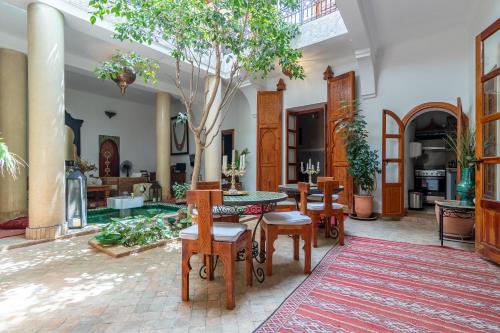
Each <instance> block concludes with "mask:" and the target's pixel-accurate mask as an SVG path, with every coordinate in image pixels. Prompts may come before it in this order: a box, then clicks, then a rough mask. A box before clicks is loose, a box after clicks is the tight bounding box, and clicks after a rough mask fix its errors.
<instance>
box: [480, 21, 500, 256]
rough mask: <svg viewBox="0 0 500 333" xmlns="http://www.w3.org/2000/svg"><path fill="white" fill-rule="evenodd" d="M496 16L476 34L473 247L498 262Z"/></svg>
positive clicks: (499, 175)
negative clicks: (474, 234)
mask: <svg viewBox="0 0 500 333" xmlns="http://www.w3.org/2000/svg"><path fill="white" fill-rule="evenodd" d="M499 29H500V19H498V20H497V21H496V22H495V23H493V24H492V25H491V26H489V27H488V28H487V29H486V30H485V31H483V32H482V33H481V34H480V35H479V36H477V37H476V158H477V161H478V163H477V168H476V250H477V251H478V252H479V253H480V254H481V255H483V256H485V257H486V258H488V259H490V260H492V261H494V262H496V263H497V264H498V263H500V105H499V100H498V94H499V91H500V89H499V88H500V87H499V86H500V68H499V64H498V62H499V58H500V57H499V54H498V40H499V38H500V33H499V32H498V30H499Z"/></svg>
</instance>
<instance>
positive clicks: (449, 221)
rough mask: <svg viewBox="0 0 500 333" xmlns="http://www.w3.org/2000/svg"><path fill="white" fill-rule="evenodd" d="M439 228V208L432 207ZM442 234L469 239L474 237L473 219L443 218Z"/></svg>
mask: <svg viewBox="0 0 500 333" xmlns="http://www.w3.org/2000/svg"><path fill="white" fill-rule="evenodd" d="M434 211H435V213H436V223H437V224H438V226H439V208H438V206H437V205H436V206H435V207H434ZM443 233H444V234H445V235H449V236H452V237H460V238H471V237H472V236H473V235H474V218H473V217H472V218H466V219H464V218H460V217H443Z"/></svg>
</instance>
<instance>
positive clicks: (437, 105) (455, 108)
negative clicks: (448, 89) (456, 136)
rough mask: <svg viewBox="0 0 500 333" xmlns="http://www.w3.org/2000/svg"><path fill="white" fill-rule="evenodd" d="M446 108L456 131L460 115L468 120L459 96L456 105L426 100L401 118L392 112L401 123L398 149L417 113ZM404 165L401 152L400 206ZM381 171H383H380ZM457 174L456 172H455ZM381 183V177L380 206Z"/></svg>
mask: <svg viewBox="0 0 500 333" xmlns="http://www.w3.org/2000/svg"><path fill="white" fill-rule="evenodd" d="M430 109H432V110H438V111H439V110H446V111H449V112H450V113H452V114H453V115H454V116H455V118H456V119H457V131H458V130H459V128H458V124H459V123H461V121H459V119H461V117H463V118H464V123H465V124H467V123H468V122H469V118H468V117H467V115H466V114H464V113H463V112H462V101H461V98H460V97H458V98H457V105H453V104H451V103H448V102H426V103H421V104H418V105H417V106H415V107H413V108H412V109H411V110H410V111H408V113H406V114H405V115H404V117H403V118H402V119H401V118H399V116H397V115H396V114H394V116H396V117H397V118H398V119H399V120H400V121H401V122H402V124H403V147H400V149H401V148H402V149H403V153H404V134H405V132H406V128H407V126H408V124H409V123H410V122H411V121H412V120H413V119H414V118H415V117H416V116H418V115H419V114H421V113H422V112H425V111H427V110H430ZM382 117H384V118H385V114H384V113H382ZM383 132H384V129H383V128H382V145H384V139H385V137H384V135H383ZM382 149H384V146H382ZM383 163H384V161H382V164H383ZM404 167H405V158H404V154H403V161H402V170H400V171H399V173H400V176H401V177H402V179H401V180H402V181H403V192H402V198H401V199H399V198H398V200H402V203H403V205H402V207H403V208H404V191H405V188H404ZM382 172H383V171H382ZM457 174H458V172H457ZM382 177H384V175H382ZM459 180H460V179H459V178H457V182H458V181H459ZM383 184H384V180H383V179H382V189H381V190H382V193H381V194H382V207H384V195H383V193H384V189H383ZM404 215H406V209H403V212H402V215H401V216H404ZM382 216H384V215H383V212H382ZM387 216H390V215H387Z"/></svg>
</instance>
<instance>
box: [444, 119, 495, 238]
mask: <svg viewBox="0 0 500 333" xmlns="http://www.w3.org/2000/svg"><path fill="white" fill-rule="evenodd" d="M444 141H445V143H446V145H447V146H449V147H450V149H451V150H452V151H453V152H454V153H455V154H456V155H457V163H458V164H459V165H460V168H461V179H460V183H459V184H458V185H457V194H458V196H459V197H460V205H468V206H471V205H472V206H473V205H474V202H473V200H474V190H475V185H474V166H475V159H476V157H475V151H476V135H475V131H474V130H472V129H471V128H467V129H466V130H465V131H464V132H463V133H462V134H461V135H460V137H458V140H457V137H456V136H451V135H448V136H446V137H445V138H444ZM488 145H489V143H488V142H486V143H485V146H488ZM435 214H436V222H437V221H439V208H438V206H437V205H436V206H435ZM474 223H475V221H474V218H473V217H471V218H461V217H450V216H445V217H443V233H444V234H445V235H448V236H452V237H458V238H461V239H463V238H471V237H473V236H474Z"/></svg>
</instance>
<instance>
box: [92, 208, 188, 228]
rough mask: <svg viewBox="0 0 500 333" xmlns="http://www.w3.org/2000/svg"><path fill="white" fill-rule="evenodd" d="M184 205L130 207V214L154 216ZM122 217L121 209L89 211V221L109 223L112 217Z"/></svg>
mask: <svg viewBox="0 0 500 333" xmlns="http://www.w3.org/2000/svg"><path fill="white" fill-rule="evenodd" d="M181 207H182V206H178V205H174V204H156V205H155V204H149V205H144V206H142V207H138V208H132V209H130V215H128V216H138V215H142V216H147V217H153V216H155V215H158V214H162V213H173V214H174V213H176V212H177V211H178V210H179V208H181ZM114 217H120V211H119V210H117V209H111V208H97V209H89V210H88V211H87V223H100V224H103V223H109V222H111V218H114Z"/></svg>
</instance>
